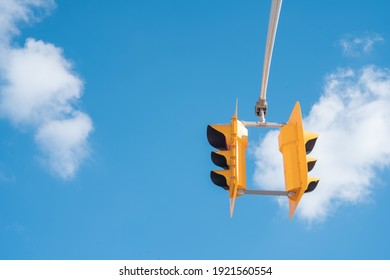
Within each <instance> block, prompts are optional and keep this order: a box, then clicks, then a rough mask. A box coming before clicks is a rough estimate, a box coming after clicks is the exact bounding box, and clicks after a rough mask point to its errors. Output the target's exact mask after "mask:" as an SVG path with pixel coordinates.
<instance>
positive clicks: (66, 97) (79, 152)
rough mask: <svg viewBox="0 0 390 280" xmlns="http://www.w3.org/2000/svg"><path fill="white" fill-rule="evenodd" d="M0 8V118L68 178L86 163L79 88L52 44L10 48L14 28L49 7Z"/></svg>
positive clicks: (28, 1) (27, 1)
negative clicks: (23, 131)
mask: <svg viewBox="0 0 390 280" xmlns="http://www.w3.org/2000/svg"><path fill="white" fill-rule="evenodd" d="M1 3H2V4H0V29H1V30H2V31H1V33H0V38H1V40H0V116H1V117H3V118H6V119H8V120H9V121H10V122H12V123H13V124H14V125H15V126H17V127H27V128H29V129H31V130H32V131H34V133H35V141H36V143H37V144H38V147H39V148H40V150H41V151H42V156H43V161H44V162H45V163H46V165H47V166H49V167H50V168H51V170H52V171H54V173H55V174H57V175H58V176H60V177H62V178H64V179H69V178H71V177H73V176H74V175H75V173H76V171H77V169H78V167H79V165H80V164H81V163H82V161H83V160H84V159H85V158H86V157H87V155H88V152H89V148H88V137H89V134H90V133H91V132H92V130H93V124H92V120H91V119H90V117H89V116H88V115H87V114H85V113H83V112H81V111H80V110H78V109H77V104H78V101H79V100H80V98H81V96H82V91H83V82H82V80H81V79H80V77H78V75H77V74H76V73H74V71H73V67H72V64H71V63H70V62H69V61H68V60H67V59H66V58H65V57H64V55H63V50H62V49H61V48H59V47H56V46H54V45H53V44H50V43H46V42H43V41H41V40H36V39H33V38H28V39H27V40H26V42H25V44H24V46H22V47H15V46H13V45H12V44H11V41H12V38H13V37H14V36H15V35H16V34H18V33H19V30H18V29H17V23H19V22H21V21H24V22H26V23H29V22H31V21H32V20H34V19H35V18H36V16H34V15H35V14H36V13H34V11H35V10H36V9H38V8H41V9H43V10H45V9H48V8H49V7H52V6H53V5H54V3H53V2H52V1H43V0H24V1H17V0H7V1H4V2H1Z"/></svg>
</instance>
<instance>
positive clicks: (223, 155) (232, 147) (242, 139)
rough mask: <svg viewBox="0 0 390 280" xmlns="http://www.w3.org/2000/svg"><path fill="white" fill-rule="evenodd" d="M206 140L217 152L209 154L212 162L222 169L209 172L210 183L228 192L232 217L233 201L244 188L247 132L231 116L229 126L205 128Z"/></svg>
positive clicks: (234, 116)
mask: <svg viewBox="0 0 390 280" xmlns="http://www.w3.org/2000/svg"><path fill="white" fill-rule="evenodd" d="M207 139H208V141H209V143H210V145H211V146H213V147H214V148H216V149H217V150H215V151H212V152H211V160H212V162H213V163H214V164H215V165H217V166H219V167H221V168H223V170H213V171H211V172H210V178H211V181H212V182H213V183H214V184H215V185H217V186H220V187H221V188H223V189H225V190H227V191H229V197H230V215H231V216H232V215H233V211H234V204H235V199H236V197H238V196H241V195H242V194H240V193H239V190H245V188H246V160H245V153H246V148H247V146H248V130H247V128H246V127H245V125H244V124H243V123H242V122H241V121H239V120H238V119H237V114H235V115H233V117H232V121H231V123H230V124H212V125H208V126H207Z"/></svg>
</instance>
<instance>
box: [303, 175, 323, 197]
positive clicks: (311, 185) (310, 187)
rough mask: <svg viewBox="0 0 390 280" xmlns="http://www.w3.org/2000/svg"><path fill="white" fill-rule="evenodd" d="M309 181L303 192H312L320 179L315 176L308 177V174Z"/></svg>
mask: <svg viewBox="0 0 390 280" xmlns="http://www.w3.org/2000/svg"><path fill="white" fill-rule="evenodd" d="M308 179H309V181H310V183H309V184H308V186H307V189H306V191H305V193H308V192H312V191H314V190H315V188H316V187H317V185H318V182H319V181H320V179H317V178H313V177H310V176H309V178H308Z"/></svg>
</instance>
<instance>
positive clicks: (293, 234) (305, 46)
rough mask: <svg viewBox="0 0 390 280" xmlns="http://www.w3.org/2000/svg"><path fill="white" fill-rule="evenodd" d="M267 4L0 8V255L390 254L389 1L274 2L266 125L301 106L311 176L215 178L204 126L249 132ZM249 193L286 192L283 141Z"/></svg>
mask: <svg viewBox="0 0 390 280" xmlns="http://www.w3.org/2000/svg"><path fill="white" fill-rule="evenodd" d="M270 4H271V1H270V0H267V1H265V0H248V1H230V0H213V1H210V0H207V1H206V0H199V1H174V0H166V1H157V0H147V1H144V0H131V1H125V0H117V1H108V0H102V1H87V0H86V1H69V0H57V1H55V2H54V1H43V0H25V1H17V0H6V1H2V2H1V4H0V259H390V241H389V238H388V236H389V235H390V224H389V218H388V214H389V211H390V206H389V205H390V204H389V203H388V198H389V197H390V183H389V181H390V180H389V179H390V176H389V166H390V147H389V145H388V140H389V139H390V129H389V128H390V70H389V68H388V67H390V55H389V51H388V50H389V40H390V29H389V26H390V18H389V16H388V11H389V8H390V4H389V3H388V1H384V0H381V1H379V0H378V1H369V0H359V1H352V0H346V1H336V0H331V1H309V0H301V1H292V0H285V1H283V5H282V9H281V14H280V19H279V26H278V30H277V35H276V41H275V48H274V52H273V58H272V65H271V72H270V78H269V83H268V91H267V101H268V114H267V120H268V121H272V122H286V121H287V120H288V117H289V115H290V113H291V110H292V108H293V106H294V104H295V102H296V101H299V102H300V104H301V108H302V114H303V117H304V121H305V126H306V127H307V128H308V129H310V130H311V131H314V132H317V133H319V134H320V138H319V139H318V142H317V144H316V146H315V148H314V150H313V152H312V155H313V156H314V157H316V158H318V163H317V165H316V167H315V168H314V169H313V171H312V172H311V173H310V174H312V175H313V176H317V177H319V178H320V179H321V181H320V183H319V185H318V187H317V189H316V190H315V191H314V192H312V193H310V194H306V195H305V196H304V197H303V199H302V201H301V203H300V205H299V207H298V210H297V212H296V214H295V215H294V217H293V219H292V220H289V215H288V209H287V200H286V199H285V198H283V199H281V200H280V199H279V200H278V199H277V198H275V197H260V196H249V195H246V196H243V197H240V198H238V199H237V201H236V208H235V212H234V216H233V219H231V218H230V215H229V198H228V194H227V193H226V192H224V191H223V190H222V189H221V188H219V187H217V186H215V185H213V184H212V182H211V180H210V178H209V173H210V170H213V169H217V168H216V167H215V166H214V165H213V164H212V162H211V159H210V152H211V151H212V147H211V146H210V145H209V144H208V142H207V138H206V127H207V125H208V124H214V123H229V122H230V119H231V116H232V114H233V113H234V109H235V101H236V98H238V99H239V119H241V120H247V121H257V120H258V119H257V117H256V116H255V115H254V106H255V103H256V101H257V99H258V95H259V91H260V85H261V71H262V67H263V56H264V47H265V41H266V36H267V29H268V20H269V11H270ZM248 130H249V145H248V153H247V185H248V186H247V187H248V188H251V189H252V188H253V189H259V188H265V189H278V190H283V171H282V169H281V168H282V166H281V164H282V158H281V155H280V153H279V151H278V146H277V133H278V131H277V130H270V129H263V128H262V129H260V128H249V129H248Z"/></svg>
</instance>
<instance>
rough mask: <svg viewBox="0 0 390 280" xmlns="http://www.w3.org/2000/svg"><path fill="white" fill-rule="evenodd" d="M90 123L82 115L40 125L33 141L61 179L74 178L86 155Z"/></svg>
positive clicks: (86, 116)
mask: <svg viewBox="0 0 390 280" xmlns="http://www.w3.org/2000/svg"><path fill="white" fill-rule="evenodd" d="M91 129H92V121H91V119H90V118H89V117H88V115H86V114H84V113H76V114H75V116H74V117H72V118H67V119H64V120H52V121H49V122H47V123H45V124H44V125H42V126H41V127H40V128H39V130H38V132H37V134H36V135H35V140H36V142H37V143H38V144H39V146H40V147H41V148H42V150H43V152H44V153H45V155H46V157H47V159H48V164H49V165H50V168H51V169H52V170H53V171H54V172H56V173H57V174H58V175H60V176H61V177H62V178H65V179H68V178H71V177H73V176H74V173H75V172H76V169H77V167H78V166H79V164H80V162H81V161H82V160H84V158H85V157H86V156H87V155H88V152H89V148H88V143H87V141H86V139H87V137H88V134H89V133H90V132H91Z"/></svg>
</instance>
